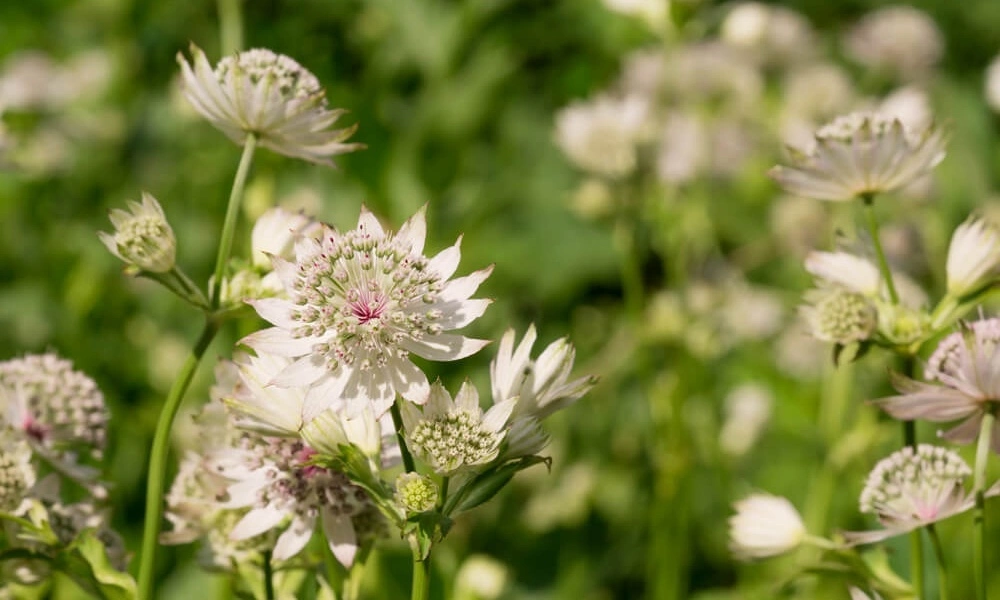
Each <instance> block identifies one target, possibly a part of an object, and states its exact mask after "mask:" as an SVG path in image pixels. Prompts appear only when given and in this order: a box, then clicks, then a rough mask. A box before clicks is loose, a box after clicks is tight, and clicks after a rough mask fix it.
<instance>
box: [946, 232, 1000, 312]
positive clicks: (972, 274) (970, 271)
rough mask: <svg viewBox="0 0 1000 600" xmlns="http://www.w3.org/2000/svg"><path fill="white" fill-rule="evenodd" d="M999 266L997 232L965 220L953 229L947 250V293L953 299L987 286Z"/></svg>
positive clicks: (999, 243) (999, 234)
mask: <svg viewBox="0 0 1000 600" xmlns="http://www.w3.org/2000/svg"><path fill="white" fill-rule="evenodd" d="M998 266H1000V230H998V229H997V227H996V226H995V225H993V224H992V223H989V222H987V221H985V220H983V219H969V220H967V221H966V222H965V223H962V224H961V225H959V226H958V228H957V229H955V233H954V234H953V235H952V236H951V244H950V245H949V246H948V262H947V269H946V273H947V276H948V293H949V294H950V295H952V296H954V297H956V298H961V297H962V296H965V295H967V294H971V293H973V292H975V291H977V290H979V289H980V288H982V287H983V286H984V285H986V284H988V283H989V282H990V281H991V280H992V279H993V278H994V277H995V276H996V274H997V267H998Z"/></svg>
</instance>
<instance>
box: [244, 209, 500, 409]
mask: <svg viewBox="0 0 1000 600" xmlns="http://www.w3.org/2000/svg"><path fill="white" fill-rule="evenodd" d="M425 235H426V225H425V221H424V211H423V209H421V210H420V211H419V212H418V213H417V214H415V215H414V216H413V217H411V218H410V220H408V221H407V222H406V223H404V224H403V226H402V227H401V228H400V230H399V232H398V233H396V234H392V233H391V232H386V231H384V230H383V229H382V226H381V225H380V224H379V222H378V220H377V219H376V218H375V217H374V215H372V214H371V213H370V212H368V211H367V210H365V209H362V212H361V217H360V219H359V220H358V226H357V228H356V229H353V230H351V231H348V232H345V233H341V232H338V231H337V230H335V229H333V228H332V227H329V226H324V228H323V235H322V238H321V239H319V240H318V241H317V240H313V239H311V238H300V239H299V240H298V242H297V244H296V250H295V262H294V263H293V262H290V261H286V260H284V259H281V258H278V257H274V258H273V261H274V268H275V271H276V272H277V274H278V277H279V278H280V279H281V281H282V284H283V286H284V288H285V290H286V292H287V293H288V296H289V299H287V300H286V299H280V298H267V299H261V300H256V301H253V302H251V304H252V305H253V307H254V308H255V309H256V310H257V312H258V313H259V314H260V316H262V317H263V318H264V319H266V320H268V321H270V322H271V323H272V324H274V325H275V327H272V328H270V329H265V330H262V331H259V332H257V333H254V334H251V335H249V336H247V337H246V338H244V339H243V341H242V343H244V344H246V345H247V346H250V347H251V348H253V349H254V350H256V351H257V352H267V353H274V354H278V355H282V356H287V357H289V358H293V359H294V362H292V363H291V364H290V365H289V366H288V367H286V368H285V369H283V370H282V371H281V372H280V373H279V374H277V375H276V376H275V377H274V379H272V380H271V382H270V384H271V385H275V386H278V387H306V388H309V390H308V392H307V394H306V397H305V402H304V405H303V409H302V419H303V420H304V421H309V420H311V419H312V418H314V417H315V416H316V415H318V414H319V413H321V412H322V411H323V410H326V409H327V408H331V407H333V408H335V409H340V408H341V407H344V406H346V408H347V412H348V416H355V415H358V414H360V413H361V411H362V409H363V408H364V407H365V406H370V407H372V409H373V411H374V412H375V414H376V416H381V415H382V414H383V413H385V412H386V411H387V410H388V409H389V407H390V406H391V405H392V403H393V402H394V400H395V397H396V394H397V393H398V394H400V395H402V396H403V398H405V399H406V400H409V401H410V402H416V403H422V402H424V401H425V400H426V398H427V394H428V390H429V386H428V382H427V376H426V375H424V373H423V372H422V371H421V370H420V369H419V368H417V366H416V365H414V364H413V362H411V361H410V353H411V352H412V353H413V354H416V355H417V356H420V357H422V358H426V359H429V360H438V361H447V360H458V359H461V358H465V357H466V356H469V355H471V354H474V353H475V352H477V351H479V350H480V349H481V348H482V347H483V346H485V345H486V344H487V343H488V342H487V341H485V340H476V339H470V338H466V337H464V336H461V335H455V334H451V333H446V332H447V331H450V330H453V329H458V328H460V327H464V326H466V325H468V324H469V323H470V322H472V321H473V320H475V319H476V318H478V317H479V316H480V315H482V314H483V312H484V311H485V310H486V308H487V306H489V304H490V302H491V301H490V300H486V299H470V298H469V297H470V296H471V295H472V294H473V293H475V291H476V289H477V288H478V287H479V285H480V284H481V283H482V282H483V281H484V280H485V279H486V278H487V277H488V276H489V274H490V272H491V270H492V267H488V268H486V269H482V270H480V271H476V272H475V273H472V274H471V275H467V276H465V277H459V278H457V279H453V280H449V279H450V278H451V276H452V274H454V272H455V269H456V268H457V267H458V261H459V257H460V252H459V246H458V242H456V244H455V245H454V246H452V247H450V248H447V249H445V250H444V251H442V252H440V253H439V254H438V255H437V256H435V257H434V258H432V259H429V260H428V259H427V258H425V257H424V256H423V254H422V252H423V247H424V238H425Z"/></svg>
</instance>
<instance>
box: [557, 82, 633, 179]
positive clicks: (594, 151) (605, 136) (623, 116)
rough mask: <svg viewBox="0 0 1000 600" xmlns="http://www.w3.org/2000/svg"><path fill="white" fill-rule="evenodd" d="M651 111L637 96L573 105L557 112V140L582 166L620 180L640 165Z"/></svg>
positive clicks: (564, 150)
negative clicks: (641, 142)
mask: <svg viewBox="0 0 1000 600" xmlns="http://www.w3.org/2000/svg"><path fill="white" fill-rule="evenodd" d="M647 113H648V103H647V102H646V101H645V100H643V99H642V98H639V97H636V96H629V97H626V98H622V99H616V98H610V97H600V98H597V99H596V100H594V101H592V102H589V103H575V104H571V105H570V106H568V107H566V108H564V109H562V110H561V111H560V112H559V114H557V115H556V132H555V136H556V143H558V144H559V147H560V148H561V149H562V151H563V152H565V153H566V156H568V157H569V159H570V160H571V161H573V163H575V164H576V166H578V167H580V168H581V169H583V170H585V171H589V172H591V173H594V174H596V175H602V176H605V177H609V178H612V179H619V178H621V177H624V176H626V175H628V174H629V173H632V172H633V171H634V170H635V168H636V165H637V162H638V152H637V144H638V143H639V138H640V136H641V134H642V129H643V125H644V123H645V121H646V116H647Z"/></svg>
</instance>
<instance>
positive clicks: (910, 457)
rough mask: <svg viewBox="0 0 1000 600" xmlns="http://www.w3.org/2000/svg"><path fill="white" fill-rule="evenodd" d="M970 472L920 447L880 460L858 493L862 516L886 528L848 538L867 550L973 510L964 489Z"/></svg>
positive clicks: (941, 452) (943, 452) (949, 456)
mask: <svg viewBox="0 0 1000 600" xmlns="http://www.w3.org/2000/svg"><path fill="white" fill-rule="evenodd" d="M971 474H972V469H970V468H969V465H967V464H966V463H965V461H964V460H962V457H960V456H959V455H958V454H957V453H956V452H954V451H953V450H948V449H946V448H941V447H938V446H931V445H930V444H920V445H919V446H917V448H916V449H914V448H913V447H912V446H907V447H905V448H903V449H902V450H899V451H897V452H894V453H893V454H891V455H890V456H889V457H887V458H884V459H882V460H881V461H880V462H879V463H878V464H877V465H875V468H874V469H872V472H871V473H870V474H869V475H868V480H867V482H866V483H865V487H864V490H862V492H861V500H860V504H861V512H863V513H871V514H874V515H875V516H877V517H878V520H879V522H880V523H881V524H882V525H883V526H884V527H885V529H882V530H876V531H861V532H853V531H852V532H846V533H845V537H846V538H847V540H848V541H849V542H850V543H852V544H870V543H873V542H878V541H881V540H884V539H887V538H890V537H893V536H896V535H901V534H903V533H908V532H910V531H913V530H914V529H916V528H918V527H923V526H925V525H929V524H931V523H936V522H937V521H940V520H943V519H947V518H948V517H951V516H953V515H956V514H958V513H961V512H964V511H966V510H968V509H970V508H972V506H973V504H974V496H973V494H969V493H966V492H965V489H964V487H963V484H964V482H965V480H966V478H967V477H968V476H969V475H971Z"/></svg>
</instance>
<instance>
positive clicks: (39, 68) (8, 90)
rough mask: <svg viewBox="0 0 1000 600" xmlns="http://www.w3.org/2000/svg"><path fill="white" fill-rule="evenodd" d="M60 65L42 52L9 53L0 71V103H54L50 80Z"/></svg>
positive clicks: (35, 105) (23, 105) (15, 106)
mask: <svg viewBox="0 0 1000 600" xmlns="http://www.w3.org/2000/svg"><path fill="white" fill-rule="evenodd" d="M58 74H59V67H58V66H57V65H56V63H55V62H54V61H53V60H52V59H51V58H49V56H48V55H47V54H45V53H44V52H40V51H37V50H26V51H21V52H17V53H14V54H10V55H8V56H7V58H6V59H5V60H4V63H3V70H2V71H0V106H4V107H6V108H7V109H13V110H27V109H33V108H47V107H48V106H49V105H50V104H52V103H53V99H54V94H53V84H54V83H55V82H56V80H57V79H58Z"/></svg>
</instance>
